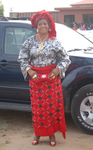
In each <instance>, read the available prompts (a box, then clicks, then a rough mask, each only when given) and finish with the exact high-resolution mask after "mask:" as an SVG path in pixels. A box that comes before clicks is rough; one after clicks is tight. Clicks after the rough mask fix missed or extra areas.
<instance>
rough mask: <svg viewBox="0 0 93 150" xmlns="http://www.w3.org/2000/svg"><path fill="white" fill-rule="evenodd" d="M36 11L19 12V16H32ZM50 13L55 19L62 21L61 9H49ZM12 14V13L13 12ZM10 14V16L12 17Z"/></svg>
mask: <svg viewBox="0 0 93 150" xmlns="http://www.w3.org/2000/svg"><path fill="white" fill-rule="evenodd" d="M34 13H35V12H23V13H17V17H19V18H20V17H30V18H31V17H32V16H33V15H34ZM49 13H50V14H51V16H52V18H53V19H54V21H55V22H56V23H60V12H59V11H49ZM11 16H13V15H12V13H11ZM11 16H10V17H11Z"/></svg>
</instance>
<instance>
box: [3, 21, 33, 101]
mask: <svg viewBox="0 0 93 150" xmlns="http://www.w3.org/2000/svg"><path fill="white" fill-rule="evenodd" d="M29 26H31V25H29ZM3 30H4V32H3V33H4V36H3V37H4V38H3V42H2V52H1V55H0V101H3V102H4V101H6V102H17V103H18V102H19V103H29V102H30V98H29V85H28V82H25V81H24V78H23V75H22V73H21V70H20V64H19V63H18V62H17V58H18V54H19V50H20V47H21V45H22V43H23V42H24V41H25V40H26V39H27V38H28V37H29V36H31V35H33V34H35V31H34V29H33V28H30V27H29V28H27V27H24V26H23V27H22V24H21V25H17V26H16V25H14V24H12V25H8V24H7V25H4V26H3Z"/></svg>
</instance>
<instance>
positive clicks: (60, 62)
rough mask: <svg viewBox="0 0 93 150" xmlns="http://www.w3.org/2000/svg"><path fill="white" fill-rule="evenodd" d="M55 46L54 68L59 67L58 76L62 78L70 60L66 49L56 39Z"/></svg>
mask: <svg viewBox="0 0 93 150" xmlns="http://www.w3.org/2000/svg"><path fill="white" fill-rule="evenodd" d="M55 48H56V62H57V66H56V68H59V69H60V73H59V75H60V78H64V77H65V72H66V70H67V68H68V66H69V64H70V63H71V61H70V59H69V56H68V54H67V52H66V50H65V49H64V48H63V47H62V45H61V43H60V42H59V41H58V40H56V45H55Z"/></svg>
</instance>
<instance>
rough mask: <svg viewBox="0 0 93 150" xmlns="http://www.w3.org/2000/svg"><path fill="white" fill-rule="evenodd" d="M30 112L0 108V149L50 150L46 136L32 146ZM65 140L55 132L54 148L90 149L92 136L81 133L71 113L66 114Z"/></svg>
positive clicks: (66, 149)
mask: <svg viewBox="0 0 93 150" xmlns="http://www.w3.org/2000/svg"><path fill="white" fill-rule="evenodd" d="M31 120H32V118H31V113H29V112H19V111H8V110H0V150H41V149H42V150H50V149H51V146H50V145H49V138H48V137H41V139H40V142H39V144H38V145H36V146H33V145H32V144H31V141H32V140H33V137H34V130H33V126H32V121H31ZM66 125H67V133H66V140H64V139H63V137H62V134H61V133H60V132H57V133H56V134H55V136H56V142H57V145H56V146H55V147H53V149H54V150H56V149H57V148H58V150H62V149H64V150H68V149H69V150H87V149H88V150H92V149H93V136H92V135H88V134H85V133H83V132H82V131H81V130H80V129H78V128H77V127H76V125H75V124H74V122H73V120H72V118H71V115H70V114H66Z"/></svg>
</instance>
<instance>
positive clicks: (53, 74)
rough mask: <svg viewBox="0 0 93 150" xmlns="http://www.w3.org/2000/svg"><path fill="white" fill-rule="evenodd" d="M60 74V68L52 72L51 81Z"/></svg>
mask: <svg viewBox="0 0 93 150" xmlns="http://www.w3.org/2000/svg"><path fill="white" fill-rule="evenodd" d="M59 72H60V70H59V68H54V69H53V70H52V71H51V73H50V74H49V78H50V79H54V78H55V77H57V76H58V74H59Z"/></svg>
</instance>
